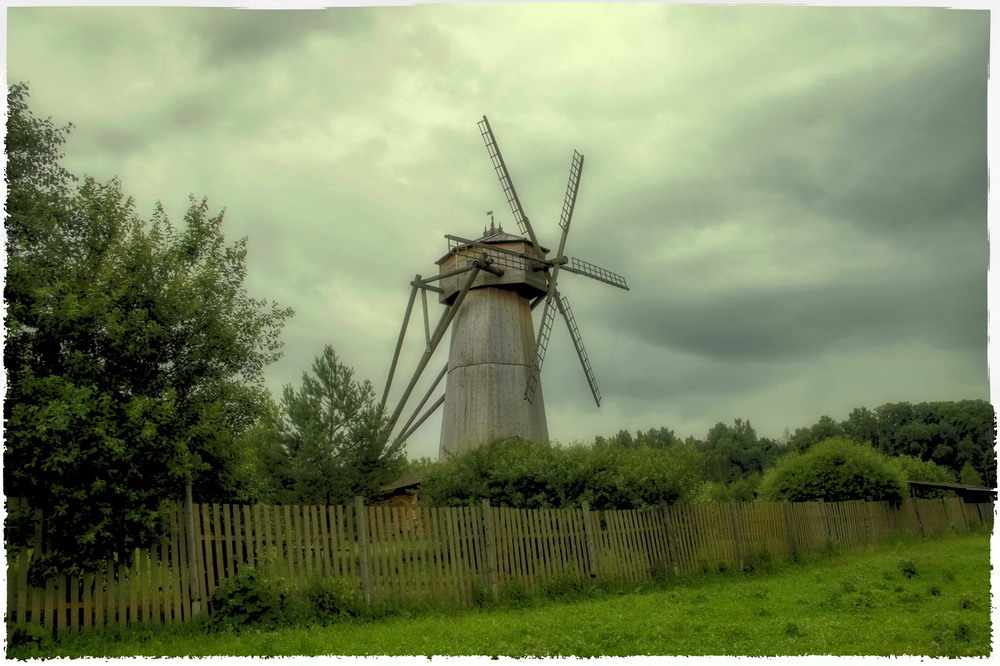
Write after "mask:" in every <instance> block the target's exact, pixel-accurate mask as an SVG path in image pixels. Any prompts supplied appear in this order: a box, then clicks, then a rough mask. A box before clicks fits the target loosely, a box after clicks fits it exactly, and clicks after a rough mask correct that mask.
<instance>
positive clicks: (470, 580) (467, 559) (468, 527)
mask: <svg viewBox="0 0 1000 666" xmlns="http://www.w3.org/2000/svg"><path fill="white" fill-rule="evenodd" d="M469 508H470V507H467V506H463V507H459V508H458V511H457V512H456V513H455V524H456V526H457V527H458V532H457V536H458V552H459V563H460V565H461V569H462V581H463V583H462V587H463V590H464V591H463V605H464V606H465V607H471V606H472V602H473V598H474V595H475V587H476V583H477V580H476V579H477V570H476V553H475V545H474V544H475V540H474V538H473V534H474V531H475V529H476V522H475V520H474V519H473V517H472V515H471V514H470V511H469Z"/></svg>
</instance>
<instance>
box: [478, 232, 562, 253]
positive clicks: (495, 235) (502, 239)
mask: <svg viewBox="0 0 1000 666" xmlns="http://www.w3.org/2000/svg"><path fill="white" fill-rule="evenodd" d="M476 241H478V242H480V243H518V242H520V243H530V242H531V240H530V239H528V238H525V237H524V236H516V235H514V234H509V233H507V232H506V231H504V230H503V228H497V229H495V230H494V229H491V230H490V231H489V232H487V233H486V235H485V236H483V237H482V238H477V239H476ZM541 248H542V252H543V253H545V254H548V253H549V252H550V250H549V248H547V247H545V246H544V245H542V246H541Z"/></svg>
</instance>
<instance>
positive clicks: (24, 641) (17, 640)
mask: <svg viewBox="0 0 1000 666" xmlns="http://www.w3.org/2000/svg"><path fill="white" fill-rule="evenodd" d="M51 646H52V633H51V632H50V631H49V630H48V629H46V628H45V627H43V626H42V625H40V624H37V623H35V622H25V623H23V624H18V625H15V626H14V627H13V628H12V629H11V630H10V636H9V637H8V639H7V650H8V654H7V658H8V659H10V658H12V655H11V651H13V650H15V649H16V651H17V655H19V656H16V657H13V658H15V659H21V658H25V657H26V656H28V657H30V656H32V655H35V654H37V653H40V652H43V651H45V650H47V649H48V648H49V647H51Z"/></svg>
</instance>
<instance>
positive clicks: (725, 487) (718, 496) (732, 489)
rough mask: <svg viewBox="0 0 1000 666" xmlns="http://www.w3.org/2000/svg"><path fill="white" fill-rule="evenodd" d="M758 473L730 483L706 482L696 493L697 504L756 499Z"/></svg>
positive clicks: (758, 483)
mask: <svg viewBox="0 0 1000 666" xmlns="http://www.w3.org/2000/svg"><path fill="white" fill-rule="evenodd" d="M760 480H761V474H760V472H753V473H751V474H747V475H746V476H744V477H742V478H740V479H737V480H736V481H732V482H730V483H720V482H718V481H707V482H706V483H705V484H703V485H702V487H701V489H700V490H699V491H698V495H697V499H696V501H697V502H752V501H754V500H755V499H757V488H758V486H760Z"/></svg>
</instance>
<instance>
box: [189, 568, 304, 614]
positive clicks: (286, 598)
mask: <svg viewBox="0 0 1000 666" xmlns="http://www.w3.org/2000/svg"><path fill="white" fill-rule="evenodd" d="M211 606H212V617H211V619H210V620H209V621H208V626H209V627H210V628H212V629H218V628H221V627H232V628H236V629H239V628H243V627H249V626H256V625H265V626H272V627H273V626H277V625H281V624H286V623H288V621H289V619H290V618H289V616H290V612H289V611H290V606H291V604H290V595H289V593H288V590H287V589H285V586H284V585H283V584H282V583H281V582H280V581H272V580H269V579H268V578H266V577H265V575H264V573H263V572H261V571H260V570H258V569H244V570H243V571H241V572H239V573H238V574H236V575H235V576H233V577H231V578H227V579H226V580H224V581H223V582H222V584H221V585H220V586H219V587H218V588H216V590H215V594H213V595H212V601H211Z"/></svg>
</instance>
